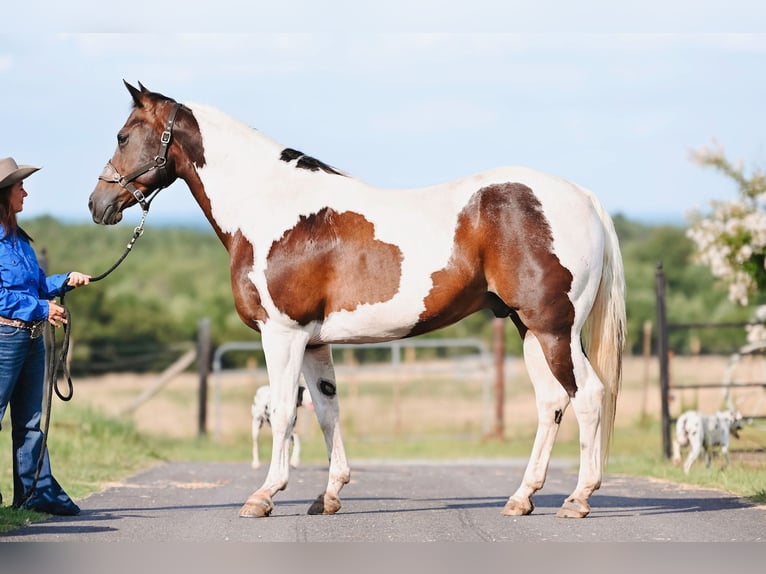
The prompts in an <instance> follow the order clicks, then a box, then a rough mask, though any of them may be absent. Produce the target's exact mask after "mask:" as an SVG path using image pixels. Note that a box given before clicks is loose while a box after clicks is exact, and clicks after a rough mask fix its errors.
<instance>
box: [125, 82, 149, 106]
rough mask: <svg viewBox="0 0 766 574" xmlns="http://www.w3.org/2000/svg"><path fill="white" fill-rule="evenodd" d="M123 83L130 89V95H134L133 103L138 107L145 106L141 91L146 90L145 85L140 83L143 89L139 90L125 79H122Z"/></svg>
mask: <svg viewBox="0 0 766 574" xmlns="http://www.w3.org/2000/svg"><path fill="white" fill-rule="evenodd" d="M122 83H123V84H125V87H126V88H128V91H129V92H130V95H131V96H132V97H133V103H134V104H135V105H136V107H137V108H143V107H144V103H143V102H142V101H141V93H142V92H143V91H144V88H143V86H141V84H140V83H139V84H138V85H139V86H141V88H142V90H141V91H139V90H138V89H137V88H134V87H133V86H131V85H130V84H129V83H128V82H126V81H125V80H123V81H122Z"/></svg>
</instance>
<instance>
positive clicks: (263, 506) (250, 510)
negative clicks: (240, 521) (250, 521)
mask: <svg viewBox="0 0 766 574" xmlns="http://www.w3.org/2000/svg"><path fill="white" fill-rule="evenodd" d="M272 510H274V504H273V503H272V502H271V501H270V500H268V499H264V498H257V499H255V498H252V497H251V498H248V499H247V502H245V504H244V506H242V508H240V509H239V515H240V516H241V517H242V518H264V517H266V516H269V515H270V514H271V511H272Z"/></svg>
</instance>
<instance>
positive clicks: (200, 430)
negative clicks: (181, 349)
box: [197, 317, 211, 436]
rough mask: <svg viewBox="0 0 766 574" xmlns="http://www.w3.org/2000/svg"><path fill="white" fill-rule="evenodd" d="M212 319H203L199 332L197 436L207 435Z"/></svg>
mask: <svg viewBox="0 0 766 574" xmlns="http://www.w3.org/2000/svg"><path fill="white" fill-rule="evenodd" d="M210 346H211V338H210V319H209V318H207V317H205V318H204V319H201V320H200V322H199V325H198V331H197V373H198V374H199V414H198V417H197V434H198V435H200V436H202V435H205V434H207V376H208V373H209V372H210V354H211V353H210Z"/></svg>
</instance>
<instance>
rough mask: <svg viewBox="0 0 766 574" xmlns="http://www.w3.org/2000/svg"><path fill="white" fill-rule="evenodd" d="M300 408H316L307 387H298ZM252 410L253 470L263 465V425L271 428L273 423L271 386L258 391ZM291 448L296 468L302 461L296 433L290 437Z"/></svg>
mask: <svg viewBox="0 0 766 574" xmlns="http://www.w3.org/2000/svg"><path fill="white" fill-rule="evenodd" d="M298 406H299V407H310V408H313V406H314V405H313V403H312V402H311V395H310V394H309V393H308V392H307V391H306V387H304V386H303V385H300V386H299V387H298ZM251 410H252V413H253V462H252V465H251V466H252V467H253V468H259V467H260V466H261V463H260V460H259V458H258V434H259V433H260V430H261V427H262V426H263V423H268V424H269V426H271V422H270V421H269V416H271V391H270V390H269V385H263V386H262V387H258V389H256V391H255V396H254V397H253V406H252V409H251ZM290 446H291V447H292V450H293V452H292V454H291V455H290V466H294V467H295V466H298V464H300V459H301V442H300V439H299V438H298V435H297V434H296V433H295V431H293V434H292V436H290Z"/></svg>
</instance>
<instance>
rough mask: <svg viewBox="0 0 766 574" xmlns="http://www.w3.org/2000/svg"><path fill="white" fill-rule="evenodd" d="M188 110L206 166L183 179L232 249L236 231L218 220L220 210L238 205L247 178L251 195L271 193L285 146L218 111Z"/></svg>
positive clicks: (196, 107) (193, 106)
mask: <svg viewBox="0 0 766 574" xmlns="http://www.w3.org/2000/svg"><path fill="white" fill-rule="evenodd" d="M187 107H189V108H190V109H191V110H192V113H193V114H194V117H195V119H196V120H197V124H198V125H199V130H200V137H201V138H202V143H203V146H204V156H205V163H204V165H202V166H196V165H195V166H193V167H192V169H190V170H189V172H188V173H184V174H180V173H179V175H180V176H181V177H182V179H184V181H185V182H186V184H187V185H188V187H189V189H190V191H191V193H192V195H193V196H194V199H195V200H196V201H197V203H198V204H199V206H200V207H201V208H202V211H203V213H204V215H205V217H206V218H207V220H208V221H209V222H210V224H211V225H212V227H213V229H214V230H215V232H216V234H217V235H218V237H219V239H220V240H221V241H222V242H223V244H224V245H225V246H226V248H227V249H228V247H229V240H230V238H231V234H232V232H233V230H232V229H230V226H227V225H226V222H221V221H219V220H218V219H216V216H215V212H216V210H218V211H220V210H221V209H224V208H221V206H222V205H224V206H225V205H226V204H227V203H230V202H231V201H235V202H236V193H237V191H238V190H239V189H241V188H242V187H243V176H244V177H246V180H245V182H246V186H247V189H248V190H249V192H251V193H252V192H253V191H254V190H258V191H260V190H266V189H268V187H267V186H266V185H263V183H264V180H265V179H266V178H267V177H268V176H267V174H268V171H269V170H270V169H272V166H273V164H274V163H275V162H276V161H277V160H278V158H279V154H280V151H281V149H282V146H280V145H279V144H277V143H276V142H274V141H273V140H271V139H269V138H268V137H267V136H265V135H263V134H261V133H260V132H258V131H257V130H255V129H254V128H251V127H250V126H248V125H246V124H244V123H243V122H240V121H239V120H236V119H234V118H232V117H230V116H228V115H226V114H224V113H222V112H220V111H218V110H216V109H214V108H211V107H208V106H204V105H200V104H187Z"/></svg>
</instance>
